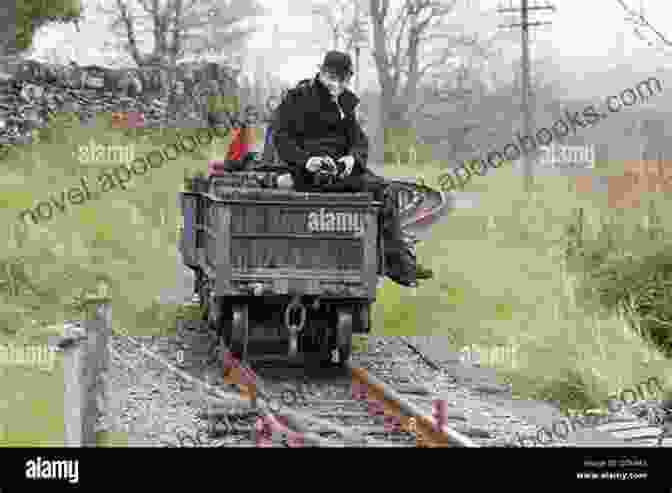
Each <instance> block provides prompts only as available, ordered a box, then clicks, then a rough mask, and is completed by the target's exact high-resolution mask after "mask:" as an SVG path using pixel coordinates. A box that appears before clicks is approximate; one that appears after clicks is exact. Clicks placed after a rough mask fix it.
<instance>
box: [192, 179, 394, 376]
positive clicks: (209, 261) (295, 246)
mask: <svg viewBox="0 0 672 493" xmlns="http://www.w3.org/2000/svg"><path fill="white" fill-rule="evenodd" d="M252 175H254V173H245V172H238V173H233V172H232V173H227V174H226V176H222V177H212V178H211V179H210V180H209V181H207V183H203V184H201V185H200V188H199V186H196V187H195V188H194V191H192V192H183V193H182V194H181V200H182V208H183V214H184V231H183V238H182V247H181V248H182V256H183V260H184V263H185V265H187V266H188V267H190V268H192V269H193V270H194V271H195V272H197V274H198V276H199V291H200V292H199V294H200V298H201V300H202V303H204V304H206V305H207V309H208V310H207V312H208V321H209V325H210V326H211V328H212V329H213V330H215V331H217V333H218V334H219V336H220V337H221V338H222V340H223V343H224V344H226V345H227V346H228V347H229V348H231V349H232V351H233V352H234V353H235V354H237V355H238V356H239V357H241V358H243V359H248V360H251V359H254V360H273V359H281V360H287V359H289V360H296V361H301V362H304V363H305V362H307V361H319V362H320V363H326V362H334V363H340V364H342V363H344V362H345V361H347V360H348V359H349V357H350V352H351V347H352V334H353V333H368V332H369V331H370V330H371V316H370V313H371V305H372V304H373V303H374V302H375V300H376V288H377V282H378V275H379V273H380V272H382V271H383V256H382V253H381V252H382V251H383V249H382V238H381V235H380V227H379V226H380V225H379V218H380V210H381V207H382V204H380V203H378V202H375V201H374V200H373V197H372V196H371V195H370V194H352V193H347V194H337V193H299V192H295V191H291V190H280V189H272V188H260V187H258V186H257V187H249V186H246V184H247V182H246V180H248V181H249V180H250V179H251V176H252ZM257 175H259V173H257ZM257 178H259V176H257Z"/></svg>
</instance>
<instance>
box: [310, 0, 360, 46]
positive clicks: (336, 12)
mask: <svg viewBox="0 0 672 493" xmlns="http://www.w3.org/2000/svg"><path fill="white" fill-rule="evenodd" d="M356 2H357V0H337V1H336V2H325V3H317V4H314V5H313V14H314V15H315V16H317V17H318V18H320V19H322V20H323V21H324V22H325V24H326V25H327V27H328V29H329V36H330V38H331V39H330V40H331V49H332V50H342V49H347V48H346V45H347V44H348V39H347V29H348V25H349V24H350V23H351V22H352V16H353V8H352V7H353V6H354V4H355V3H356Z"/></svg>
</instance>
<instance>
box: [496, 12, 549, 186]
mask: <svg viewBox="0 0 672 493" xmlns="http://www.w3.org/2000/svg"><path fill="white" fill-rule="evenodd" d="M530 10H553V11H555V6H553V5H550V4H548V5H533V6H529V5H528V0H521V6H520V8H514V7H513V6H512V5H511V4H509V7H508V8H503V7H501V6H500V7H499V8H498V9H497V11H498V12H499V13H500V14H502V13H512V12H515V13H518V12H520V14H521V22H520V23H515V24H510V25H508V26H502V25H500V26H499V27H500V28H503V27H520V28H521V34H522V37H521V45H522V46H521V48H522V56H521V63H520V65H521V67H520V68H521V93H522V94H521V113H522V116H523V126H524V132H525V134H524V135H529V136H530V137H532V127H533V124H532V111H531V110H530V103H529V100H530V33H529V29H530V26H542V25H545V24H550V22H529V21H528V17H529V11H530ZM532 138H534V137H532ZM521 161H522V163H523V173H524V176H525V190H526V191H527V192H529V191H531V189H532V163H533V161H534V160H533V158H532V157H531V156H528V155H526V154H525V150H524V149H521Z"/></svg>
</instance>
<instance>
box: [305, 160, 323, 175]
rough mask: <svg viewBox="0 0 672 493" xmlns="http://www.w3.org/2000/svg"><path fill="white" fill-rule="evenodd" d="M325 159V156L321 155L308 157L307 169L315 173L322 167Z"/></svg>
mask: <svg viewBox="0 0 672 493" xmlns="http://www.w3.org/2000/svg"><path fill="white" fill-rule="evenodd" d="M323 159H324V158H323V157H320V156H313V157H311V158H310V159H308V161H306V169H307V170H308V171H310V172H311V173H315V172H316V171H317V170H318V169H320V166H321V165H322V160H323Z"/></svg>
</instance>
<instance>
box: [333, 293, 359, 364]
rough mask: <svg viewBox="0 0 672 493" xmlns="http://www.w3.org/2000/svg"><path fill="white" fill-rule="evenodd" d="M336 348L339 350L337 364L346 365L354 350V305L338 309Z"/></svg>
mask: <svg viewBox="0 0 672 493" xmlns="http://www.w3.org/2000/svg"><path fill="white" fill-rule="evenodd" d="M357 311H359V310H357ZM336 316H337V323H336V350H337V351H338V362H337V363H336V365H337V366H344V365H345V364H346V363H347V362H348V360H349V359H350V353H351V352H352V325H353V306H352V305H347V306H344V307H339V308H337V310H336Z"/></svg>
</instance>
